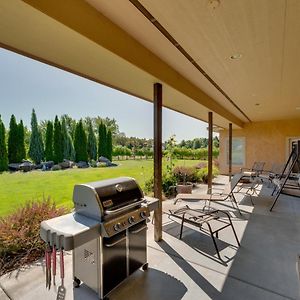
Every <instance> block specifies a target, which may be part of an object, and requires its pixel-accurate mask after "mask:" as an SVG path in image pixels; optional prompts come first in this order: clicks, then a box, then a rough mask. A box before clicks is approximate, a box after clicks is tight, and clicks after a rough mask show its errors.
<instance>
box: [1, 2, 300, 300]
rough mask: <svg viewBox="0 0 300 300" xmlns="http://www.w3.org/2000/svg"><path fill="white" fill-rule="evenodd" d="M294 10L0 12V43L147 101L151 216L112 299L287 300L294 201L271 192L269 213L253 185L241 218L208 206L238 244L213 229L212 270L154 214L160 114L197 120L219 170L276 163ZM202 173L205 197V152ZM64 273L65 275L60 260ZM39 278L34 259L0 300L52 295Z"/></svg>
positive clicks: (297, 209) (4, 282) (95, 6)
mask: <svg viewBox="0 0 300 300" xmlns="http://www.w3.org/2000/svg"><path fill="white" fill-rule="evenodd" d="M116 3H117V4H116ZM299 11H300V2H298V1H284V0H269V1H268V0H266V1H259V0H257V1H256V0H253V1H239V0H236V1H223V0H209V1H204V0H203V1H198V2H196V1H194V2H190V3H189V4H187V2H182V1H172V0H164V1H160V0H152V1H146V0H140V1H136V0H131V1H122V0H120V1H116V2H113V1H105V0H97V1H96V0H95V1H94V0H87V1H80V0H73V1H58V0H55V1H54V0H51V1H50V0H49V1H39V0H24V1H16V0H10V1H3V2H2V3H1V4H0V46H1V47H3V48H5V49H8V50H11V51H14V52H17V53H20V54H22V55H25V56H28V57H31V58H33V59H36V60H39V61H41V62H43V63H47V64H50V65H52V66H55V67H58V68H61V69H63V70H66V71H68V72H72V73H74V74H77V75H79V76H82V77H85V78H88V79H90V80H93V81H95V82H98V83H101V84H105V85H106V86H109V87H113V88H116V89H118V90H120V91H123V92H126V93H129V94H132V95H135V96H137V97H139V98H141V99H144V100H147V101H152V102H153V103H154V105H153V111H154V142H155V144H154V153H155V155H154V178H155V182H154V185H155V186H154V195H155V196H156V197H157V198H159V199H160V207H159V209H157V210H156V212H155V216H154V226H152V225H149V230H148V235H149V238H148V260H149V264H150V269H149V270H148V272H145V273H143V272H142V271H139V272H137V273H136V274H135V275H134V276H133V277H130V278H129V280H128V282H127V283H126V284H124V285H122V286H120V288H119V289H117V290H116V291H114V292H113V293H112V295H111V299H128V297H129V296H128V295H130V299H172V300H173V299H206V298H207V299H297V298H299V270H298V267H299V266H298V264H299V253H300V249H299V248H300V241H299V239H300V235H299V233H300V221H299V215H300V206H299V203H300V202H299V199H297V198H292V197H289V196H286V195H284V196H283V195H282V196H281V200H280V201H279V202H278V204H277V205H276V209H275V210H274V211H272V212H269V208H270V206H271V204H272V198H270V189H269V188H268V187H264V188H262V190H261V191H260V194H259V196H258V197H257V198H255V199H254V203H255V206H254V207H253V206H252V205H251V202H250V201H249V199H247V198H244V199H239V200H240V209H241V211H242V216H239V215H237V214H236V212H235V211H233V209H232V208H231V206H230V204H229V203H228V202H224V203H220V204H214V205H216V207H219V208H221V209H225V210H229V211H231V214H232V216H233V223H234V226H235V228H236V230H237V233H238V236H239V239H240V241H241V247H239V248H238V247H237V246H236V244H235V241H234V237H233V236H232V234H231V232H230V231H224V233H223V232H222V233H221V235H220V241H219V246H220V248H221V249H222V250H221V255H222V257H225V258H226V259H227V261H226V263H221V262H220V261H218V260H217V259H216V256H215V253H214V251H213V247H211V240H210V239H209V238H208V236H207V235H204V234H202V233H199V232H198V231H197V230H195V229H193V228H190V226H186V227H185V229H184V236H183V240H181V241H180V240H179V239H178V236H179V227H180V226H179V224H178V222H176V220H175V219H172V218H171V219H170V218H169V217H168V215H167V214H165V213H162V212H168V209H169V208H171V207H172V205H173V204H172V201H165V202H162V190H161V188H162V186H161V179H162V178H161V176H162V165H161V163H162V160H161V157H162V128H163V120H162V117H161V110H162V106H165V107H168V108H170V109H173V110H175V111H178V112H181V113H184V114H186V115H189V116H191V117H194V118H196V119H199V120H203V121H207V122H208V124H209V126H208V127H209V140H210V142H209V153H210V154H211V151H212V147H211V142H212V131H213V126H215V127H217V128H218V129H219V132H220V142H221V144H220V169H221V172H222V173H224V174H231V173H232V172H235V171H237V170H239V168H241V167H250V166H251V165H252V164H253V162H254V161H265V162H266V163H267V164H266V166H267V168H268V169H270V167H271V165H272V164H273V163H283V162H284V161H285V160H286V158H287V157H288V154H289V152H290V150H291V145H292V142H293V141H295V140H300V121H299V120H300V119H299V118H300V115H299V113H300V107H299V96H300V89H299V83H298V81H299V72H298V70H299V69H300V67H299V66H300V57H299V44H300V36H299V34H298V33H299V30H300V21H299ZM233 142H236V143H237V144H235V145H237V148H238V149H239V151H240V152H239V153H238V155H239V157H238V159H237V157H235V155H234V154H233V155H232V148H233V146H232V145H233ZM275 149H276V151H275ZM208 169H209V183H208V189H210V187H211V186H212V181H211V180H212V178H211V169H212V156H211V155H210V156H209V161H208ZM219 179H220V181H221V183H222V182H223V183H224V180H225V181H226V180H228V178H227V177H220V178H219ZM206 188H207V187H206ZM242 197H243V196H242ZM182 204H183V203H179V204H178V205H177V206H179V205H182ZM227 204H228V205H227ZM199 205H200V206H199ZM201 205H202V204H201V203H198V202H193V203H191V206H193V207H197V208H198V207H201ZM153 236H154V240H155V241H154V240H153ZM157 242H158V243H157ZM67 263H68V270H71V255H70V256H69V257H68V259H67ZM43 272H44V267H43V264H42V263H40V264H39V265H38V266H32V267H29V268H28V269H26V270H21V271H20V270H18V271H16V272H14V273H13V274H9V275H6V276H4V277H2V278H1V281H0V287H1V288H2V290H3V292H2V294H1V291H0V297H1V299H2V298H3V299H35V298H44V299H53V298H54V297H55V290H51V291H50V292H47V291H46V290H45V285H44V274H43ZM66 274H68V276H69V277H67V278H66V281H65V282H66V285H67V291H68V293H67V299H82V297H83V296H82V295H83V294H82V293H83V291H84V289H85V288H84V286H83V287H81V288H80V289H76V290H74V294H73V292H72V291H73V288H72V286H71V283H72V278H71V272H66ZM85 299H86V298H85ZM90 299H96V295H94V294H92V293H90Z"/></svg>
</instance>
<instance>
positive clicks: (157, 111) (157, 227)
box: [153, 83, 162, 242]
mask: <svg viewBox="0 0 300 300" xmlns="http://www.w3.org/2000/svg"><path fill="white" fill-rule="evenodd" d="M153 104H154V197H155V198H158V199H159V207H158V208H157V209H156V210H155V211H154V240H155V241H156V242H158V241H160V240H161V239H162V85H161V84H160V83H155V84H154V99H153Z"/></svg>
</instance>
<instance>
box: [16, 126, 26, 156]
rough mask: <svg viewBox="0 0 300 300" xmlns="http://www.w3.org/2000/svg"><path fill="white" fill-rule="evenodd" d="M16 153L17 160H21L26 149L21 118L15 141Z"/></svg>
mask: <svg viewBox="0 0 300 300" xmlns="http://www.w3.org/2000/svg"><path fill="white" fill-rule="evenodd" d="M17 147H18V149H17V153H18V161H22V160H23V159H25V158H26V149H25V133H24V125H23V121H22V120H21V121H20V123H19V125H18V141H17Z"/></svg>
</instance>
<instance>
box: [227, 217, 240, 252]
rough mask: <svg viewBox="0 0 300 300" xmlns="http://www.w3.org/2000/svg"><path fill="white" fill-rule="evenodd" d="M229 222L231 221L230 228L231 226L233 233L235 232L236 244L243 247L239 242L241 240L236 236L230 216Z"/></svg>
mask: <svg viewBox="0 0 300 300" xmlns="http://www.w3.org/2000/svg"><path fill="white" fill-rule="evenodd" d="M228 220H229V222H230V226H231V228H232V231H233V234H234V237H235V239H236V242H237V244H238V246H241V244H240V241H239V239H238V237H237V234H236V232H235V229H234V227H233V223H232V221H231V218H230V217H229V216H228Z"/></svg>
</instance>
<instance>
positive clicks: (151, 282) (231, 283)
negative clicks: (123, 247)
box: [0, 176, 300, 300]
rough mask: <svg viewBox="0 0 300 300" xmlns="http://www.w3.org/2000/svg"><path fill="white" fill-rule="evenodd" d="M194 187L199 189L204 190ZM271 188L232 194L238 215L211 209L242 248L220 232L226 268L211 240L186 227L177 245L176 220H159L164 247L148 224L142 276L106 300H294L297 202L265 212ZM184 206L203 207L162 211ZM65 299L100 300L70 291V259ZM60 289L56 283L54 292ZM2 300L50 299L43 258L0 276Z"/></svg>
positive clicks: (299, 240)
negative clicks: (225, 216) (224, 216)
mask: <svg viewBox="0 0 300 300" xmlns="http://www.w3.org/2000/svg"><path fill="white" fill-rule="evenodd" d="M226 180H227V177H225V176H219V177H218V178H217V179H216V180H215V184H214V189H215V190H218V189H222V187H223V186H222V185H223V184H224V182H226ZM205 188H206V187H205V186H200V187H199V189H200V190H201V189H205ZM270 193H271V189H270V188H268V187H267V186H265V185H264V187H263V188H262V189H261V190H260V193H259V196H258V197H254V198H253V200H254V203H255V206H254V207H253V206H252V205H251V202H250V199H249V197H248V196H247V197H244V195H242V194H237V196H238V197H237V198H238V200H239V201H240V209H241V211H242V216H240V215H239V214H238V213H237V211H236V210H234V209H233V208H232V206H231V203H230V202H228V201H226V202H220V203H219V204H217V203H213V207H214V208H220V209H223V210H227V211H229V212H230V214H231V215H232V219H233V223H234V227H235V229H236V231H237V234H238V237H239V239H240V242H241V246H240V247H239V248H238V247H237V244H236V241H235V239H234V236H233V234H232V232H231V230H230V229H229V228H227V229H225V230H223V231H221V232H220V234H219V239H218V247H219V249H221V251H220V253H221V256H222V258H223V259H224V261H225V262H223V263H222V262H221V261H220V260H218V258H217V255H216V253H215V250H214V247H213V244H212V240H211V238H210V236H209V235H207V234H205V233H203V232H202V231H201V232H200V231H199V230H198V229H196V228H195V227H192V226H189V225H187V226H185V228H184V232H183V238H182V240H179V239H178V237H179V230H180V224H179V221H178V220H176V219H174V218H170V217H169V216H168V215H167V214H164V215H163V232H164V233H163V241H161V242H159V243H156V242H154V241H153V225H151V223H149V230H148V248H147V249H148V262H149V269H148V270H147V271H145V272H144V271H141V270H139V271H137V272H136V273H134V274H133V275H132V276H131V277H129V278H128V279H127V280H126V281H125V282H124V283H122V284H121V285H120V286H119V287H118V288H117V289H116V290H114V291H113V292H112V293H111V295H110V299H111V300H114V299H115V300H125V299H126V300H128V299H130V300H131V299H132V300H138V299H139V300H143V299H145V300H159V299H164V300H177V299H191V300H193V299H264V300H265V299H300V297H299V269H298V267H299V255H300V199H299V198H293V197H289V196H283V195H282V196H281V197H280V199H279V201H278V202H277V205H276V206H275V208H274V211H273V212H269V208H270V206H271V203H272V198H271V197H270V196H269V195H270ZM185 204H188V205H189V206H191V207H195V208H201V207H202V206H203V202H195V201H189V202H187V201H180V202H178V203H177V204H176V206H174V204H173V201H172V200H166V201H164V203H163V210H164V211H165V212H168V209H170V208H174V207H175V208H179V207H181V206H183V205H185ZM65 263H66V272H65V273H66V279H65V286H66V289H67V294H66V299H77V300H79V299H80V300H81V299H87V300H89V299H91V300H92V299H98V298H97V295H96V294H95V293H94V292H93V291H91V290H90V289H88V288H87V287H85V286H84V285H81V287H80V288H78V289H73V284H72V256H71V253H67V254H66V258H65ZM59 284H60V281H59V278H57V286H58V285H59ZM0 299H1V300H2V299H3V300H4V299H15V300H19V299H43V300H46V299H56V287H54V286H52V289H51V290H50V291H48V290H46V288H45V274H44V264H43V261H42V260H41V261H40V262H37V263H35V264H33V265H31V266H28V267H26V268H24V269H22V270H16V271H14V272H12V273H10V274H6V275H4V276H2V277H1V278H0Z"/></svg>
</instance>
